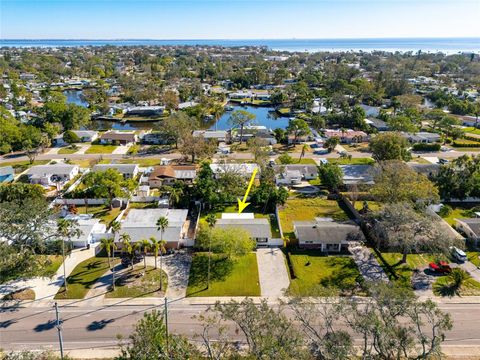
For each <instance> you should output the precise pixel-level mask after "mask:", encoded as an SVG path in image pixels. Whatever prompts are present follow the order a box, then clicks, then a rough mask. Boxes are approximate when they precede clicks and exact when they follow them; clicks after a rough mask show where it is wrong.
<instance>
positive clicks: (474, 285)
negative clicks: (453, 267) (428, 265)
mask: <svg viewBox="0 0 480 360" xmlns="http://www.w3.org/2000/svg"><path fill="white" fill-rule="evenodd" d="M432 288H433V293H434V294H435V295H437V296H450V297H451V296H455V295H458V296H480V283H479V282H478V281H475V280H474V279H472V278H470V279H467V280H465V282H464V284H463V285H462V286H461V287H460V288H459V289H455V288H453V287H452V285H451V280H450V279H449V278H448V276H441V277H439V278H438V279H437V280H435V282H434V283H433V285H432Z"/></svg>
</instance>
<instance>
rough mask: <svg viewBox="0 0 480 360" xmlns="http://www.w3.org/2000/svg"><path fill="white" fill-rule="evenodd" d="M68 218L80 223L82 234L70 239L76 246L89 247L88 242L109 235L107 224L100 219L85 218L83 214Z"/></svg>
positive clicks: (96, 240) (94, 241)
mask: <svg viewBox="0 0 480 360" xmlns="http://www.w3.org/2000/svg"><path fill="white" fill-rule="evenodd" d="M66 218H70V219H72V220H76V222H77V224H78V229H79V230H80V235H79V236H77V237H74V238H72V239H70V240H71V241H72V243H73V246H74V247H76V248H83V247H87V246H88V244H94V243H96V242H99V241H100V240H101V239H102V238H104V237H106V236H109V235H107V227H106V225H105V224H103V223H101V222H100V220H99V219H93V218H89V219H88V218H83V215H80V216H75V215H74V216H67V217H66Z"/></svg>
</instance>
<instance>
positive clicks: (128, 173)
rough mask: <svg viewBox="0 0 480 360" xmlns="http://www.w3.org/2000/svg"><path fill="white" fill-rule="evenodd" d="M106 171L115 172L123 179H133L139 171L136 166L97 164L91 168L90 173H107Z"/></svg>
mask: <svg viewBox="0 0 480 360" xmlns="http://www.w3.org/2000/svg"><path fill="white" fill-rule="evenodd" d="M108 169H115V170H117V171H118V172H119V173H120V174H122V175H123V177H124V178H125V179H132V178H134V177H135V176H137V174H138V171H139V167H138V164H97V165H95V166H94V167H93V168H92V171H93V172H97V171H107V170H108Z"/></svg>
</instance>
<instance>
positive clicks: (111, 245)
mask: <svg viewBox="0 0 480 360" xmlns="http://www.w3.org/2000/svg"><path fill="white" fill-rule="evenodd" d="M100 248H101V249H105V251H106V252H107V256H108V267H109V268H110V269H112V264H111V261H110V256H111V254H112V250H114V249H116V248H117V246H116V245H115V240H114V239H113V238H108V239H107V238H103V239H101V240H100Z"/></svg>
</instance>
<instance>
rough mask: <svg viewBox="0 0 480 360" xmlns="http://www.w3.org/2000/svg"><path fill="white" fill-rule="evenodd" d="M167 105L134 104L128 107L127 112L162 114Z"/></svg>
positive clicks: (134, 113) (131, 114) (133, 114)
mask: <svg viewBox="0 0 480 360" xmlns="http://www.w3.org/2000/svg"><path fill="white" fill-rule="evenodd" d="M164 111H165V106H134V107H128V108H127V110H126V112H125V114H126V115H128V116H161V115H162V114H163V112H164Z"/></svg>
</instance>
